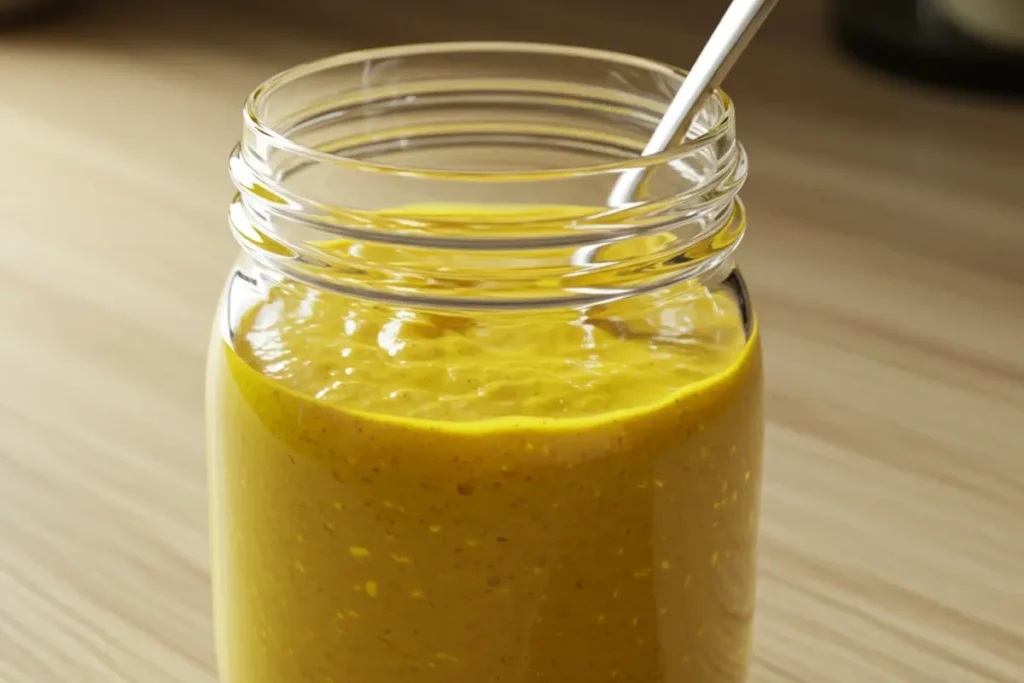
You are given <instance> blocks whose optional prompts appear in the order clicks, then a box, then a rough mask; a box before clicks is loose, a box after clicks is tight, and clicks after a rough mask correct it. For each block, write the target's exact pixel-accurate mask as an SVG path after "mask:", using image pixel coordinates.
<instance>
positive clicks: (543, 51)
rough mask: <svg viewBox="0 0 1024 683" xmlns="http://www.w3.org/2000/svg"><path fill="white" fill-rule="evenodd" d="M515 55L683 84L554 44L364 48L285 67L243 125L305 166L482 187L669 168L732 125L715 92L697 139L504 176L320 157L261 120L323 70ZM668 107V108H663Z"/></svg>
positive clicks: (608, 56) (633, 60)
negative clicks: (573, 61)
mask: <svg viewBox="0 0 1024 683" xmlns="http://www.w3.org/2000/svg"><path fill="white" fill-rule="evenodd" d="M472 52H476V53H482V54H487V53H520V54H532V55H542V56H545V55H546V56H551V57H576V58H582V59H586V60H592V61H595V62H598V61H603V62H607V63H609V64H611V65H615V64H618V65H621V66H631V67H634V68H639V69H644V70H647V71H650V72H653V73H660V74H663V75H666V76H674V77H677V78H679V79H680V82H682V80H683V79H685V78H686V74H687V71H686V70H685V69H681V68H678V67H675V66H672V65H670V64H667V63H664V62H660V61H658V60H654V59H648V58H646V57H639V56H636V55H631V54H627V53H623V52H616V51H613V50H603V49H599V48H590V47H583V46H573V45H560V44H556V43H540V42H517V41H455V42H425V43H411V44H405V45H395V46H390V47H380V48H369V49H363V50H355V51H351V52H343V53H340V54H336V55H331V56H328V57H323V58H320V59H316V60H313V61H309V62H305V63H303V64H299V65H296V66H294V67H290V68H288V69H286V70H284V71H281V72H279V73H277V74H276V75H274V76H271V77H270V78H268V79H267V80H265V81H263V82H262V83H261V84H260V85H258V86H257V87H256V88H255V89H254V90H253V91H252V93H251V94H250V95H249V97H248V98H247V100H246V102H245V106H244V109H243V111H244V117H245V124H246V126H247V127H249V128H250V129H251V130H252V132H253V133H254V134H255V135H257V136H258V137H261V138H263V139H264V140H266V141H268V142H269V143H270V144H271V145H273V146H274V147H277V148H278V149H280V150H282V151H284V152H288V153H289V154H293V155H296V156H297V157H299V158H302V159H305V160H307V161H310V162H315V163H324V164H332V165H340V166H346V167H349V168H353V169H357V170H361V171H368V172H376V173H382V174H388V175H401V176H406V177H415V178H426V179H430V178H438V179H445V180H470V181H472V180H481V181H491V182H494V181H498V182H501V181H511V182H522V181H531V180H542V179H562V178H570V177H581V176H589V175H597V174H603V173H612V172H622V171H626V170H637V169H647V168H653V167H655V166H659V165H661V164H666V163H670V162H672V161H674V160H676V159H679V158H680V157H683V156H685V155H687V154H691V153H693V152H694V151H696V150H699V149H701V148H704V147H706V146H708V145H711V144H713V143H715V142H716V141H718V140H720V139H721V138H722V137H724V136H726V135H729V134H730V129H731V126H732V121H733V119H734V117H735V108H734V105H733V102H732V99H731V98H730V97H729V96H728V95H726V93H725V92H724V91H722V90H719V89H716V90H715V91H714V92H713V93H712V95H711V97H712V99H713V100H715V101H717V104H718V106H719V108H720V111H721V114H720V115H719V116H718V117H717V119H716V120H715V122H714V124H713V125H711V126H709V127H708V129H707V130H705V131H703V132H702V133H701V134H700V135H699V136H697V137H693V138H689V139H687V140H685V141H682V142H678V143H676V144H674V145H671V146H669V147H668V148H666V149H665V150H664V151H662V152H658V153H656V154H651V155H648V156H637V157H634V158H629V159H622V160H617V161H608V162H602V163H597V164H588V165H582V166H573V167H562V168H554V169H543V170H518V171H515V172H511V173H510V172H504V171H479V170H473V171H468V170H461V171H453V170H451V169H445V170H440V169H438V170H434V169H429V168H422V167H406V166H401V165H394V164H385V163H380V162H375V161H366V160H364V159H359V158H355V157H351V156H345V155H343V154H337V153H332V152H325V151H322V150H318V149H315V148H313V147H309V146H307V145H303V144H301V143H299V142H296V141H295V140H293V139H292V138H291V137H289V136H288V134H287V133H284V132H282V131H280V130H277V129H276V128H275V127H274V126H272V125H270V124H268V123H267V122H266V121H265V120H264V119H263V117H261V115H260V109H261V106H262V105H263V103H264V102H265V101H266V100H267V99H268V98H269V97H270V96H272V95H273V94H274V92H275V91H277V90H278V89H279V88H281V87H283V86H285V85H287V84H289V83H294V82H296V81H297V80H299V79H301V78H304V77H307V76H312V75H314V74H317V73H320V72H322V71H324V70H327V69H331V68H335V67H343V66H351V65H354V64H359V63H360V62H370V61H374V60H380V59H391V58H398V57H423V56H430V55H438V54H445V53H449V54H457V53H472ZM666 104H667V103H666Z"/></svg>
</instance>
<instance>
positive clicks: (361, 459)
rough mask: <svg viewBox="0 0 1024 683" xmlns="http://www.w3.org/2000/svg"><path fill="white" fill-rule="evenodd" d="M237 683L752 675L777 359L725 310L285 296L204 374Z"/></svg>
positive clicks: (698, 299)
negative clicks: (410, 306) (768, 359)
mask: <svg viewBox="0 0 1024 683" xmlns="http://www.w3.org/2000/svg"><path fill="white" fill-rule="evenodd" d="M209 405H210V418H211V428H210V432H209V445H210V478H211V492H212V517H211V529H212V536H213V579H214V595H215V606H216V618H217V632H218V656H219V663H220V667H221V676H222V681H223V683H299V682H307V681H308V682H314V683H492V682H494V683H497V682H499V681H501V682H508V683H521V682H522V683H525V682H527V681H540V682H544V681H547V682H550V683H595V682H597V681H622V682H628V683H634V682H635V683H740V682H741V681H744V680H745V678H746V668H747V661H748V657H749V643H750V627H751V620H752V616H753V610H754V573H755V559H754V556H755V539H756V532H757V515H758V506H759V489H760V476H761V465H760V463H761V437H762V416H761V365H760V346H759V341H758V338H757V334H756V332H755V334H754V335H753V338H751V339H749V340H748V339H747V335H746V334H745V331H744V329H743V326H742V322H741V315H740V313H739V311H738V310H737V307H736V304H735V303H734V302H733V300H732V299H731V298H730V297H729V296H728V295H726V294H724V293H720V292H711V291H709V290H707V289H706V288H704V287H703V286H700V285H696V284H687V285H684V286H681V287H676V288H674V289H673V290H672V291H662V292H659V293H657V294H654V295H648V296H645V297H643V298H642V299H637V300H628V301H625V302H620V303H619V304H615V305H612V306H608V307H602V308H601V309H600V310H592V311H587V312H583V313H581V312H580V311H547V312H531V313H525V314H524V313H522V312H519V313H501V314H498V313H472V314H471V313H468V312H463V313H461V314H457V313H455V312H451V311H444V312H440V311H434V312H426V311H413V310H405V309H398V308H395V307H393V306H384V305H382V304H375V303H370V302H367V301H362V300H357V299H353V298H347V297H342V296H338V295H328V294H323V293H319V292H316V291H313V290H312V289H310V288H306V287H302V286H298V285H280V286H277V287H276V288H274V289H272V290H271V291H270V292H269V293H268V294H267V295H266V297H265V300H264V301H263V302H262V303H260V304H258V305H256V306H254V307H253V308H252V309H251V310H249V311H248V312H247V313H246V314H245V315H244V316H243V318H242V320H241V322H240V323H239V324H238V325H237V326H236V328H235V334H234V340H233V342H232V343H231V344H225V342H224V341H223V339H222V338H221V337H220V336H219V335H218V336H216V337H215V340H214V344H213V347H212V352H211V361H210V401H209Z"/></svg>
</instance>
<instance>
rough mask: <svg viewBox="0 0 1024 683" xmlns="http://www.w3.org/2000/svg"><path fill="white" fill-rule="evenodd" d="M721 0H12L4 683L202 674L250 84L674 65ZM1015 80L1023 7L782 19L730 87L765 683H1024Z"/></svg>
mask: <svg viewBox="0 0 1024 683" xmlns="http://www.w3.org/2000/svg"><path fill="white" fill-rule="evenodd" d="M725 4H726V3H725V2H724V0H677V1H675V2H662V1H659V0H629V1H628V2H624V1H618V2H613V1H612V0H567V1H566V2H564V3H561V4H558V5H555V4H553V3H544V2H542V1H541V0H524V1H521V2H506V3H497V2H493V1H490V0H483V1H480V0H477V1H475V2H471V1H470V0H433V1H432V2H429V3H428V2H414V1H413V0H392V1H391V2H376V3H365V2H364V3H355V2H342V1H341V0H297V1H296V2H294V3H291V4H286V3H281V2H276V1H274V0H215V1H211V2H201V1H200V0H174V1H171V0H164V1H161V2H157V1H155V0H154V1H153V2H145V3H143V2H132V1H131V0H78V1H76V2H65V1H64V0H0V27H2V28H0V150H2V163H0V238H2V248H0V330H2V334H0V345H2V351H0V681H2V682H3V683H51V682H53V683H57V682H61V683H64V682H67V683H73V682H79V681H80V682H83V683H94V682H95V683H122V682H143V683H164V682H167V683H206V682H209V683H212V682H213V681H214V668H213V634H212V630H211V624H210V616H209V603H210V598H209V586H208V553H207V537H206V494H205V466H204V459H203V405H202V404H203V392H202V381H203V380H202V378H203V363H204V354H205V350H206V341H207V338H208V331H209V326H210V321H211V319H212V314H213V309H214V306H215V302H216V300H217V297H218V295H219V292H220V288H221V285H222V282H223V278H224V276H225V275H226V273H227V269H228V267H229V265H230V263H231V261H232V260H233V258H234V254H235V249H236V247H235V245H234V244H233V243H232V241H231V239H230V237H229V234H228V230H227V227H226V207H227V202H228V200H229V198H230V195H231V188H230V184H229V182H228V180H227V172H226V157H227V154H228V152H229V150H230V148H231V147H232V146H233V144H234V143H235V141H236V139H237V137H238V135H239V132H240V128H241V117H240V110H241V104H242V102H243V100H244V98H245V97H246V95H247V94H248V93H249V91H250V90H252V88H253V87H254V86H256V85H257V84H258V83H259V82H260V81H261V80H263V79H264V78H266V77H268V76H270V75H272V74H273V73H275V72H277V71H279V70H281V69H283V68H285V67H288V66H290V65H293V64H295V63H297V62H300V61H304V60H307V59H311V58H315V57H320V56H324V55H327V54H331V53H336V52H342V51H346V50H351V49H353V48H356V47H367V46H378V45H383V44H393V43H406V42H421V41H436V40H454V39H480V40H483V39H506V40H535V41H547V42H560V43H574V44H585V45H590V46H595V47H602V48H608V49H613V50H620V51H627V52H633V53H636V54H639V55H642V56H645V57H652V58H655V59H659V60H663V61H668V62H672V63H675V64H679V65H684V66H685V65H687V64H689V63H691V62H692V60H693V59H694V57H695V56H696V53H697V50H698V49H699V47H700V45H701V43H702V41H703V39H704V38H705V37H706V36H707V35H708V34H709V32H710V31H711V29H712V28H713V26H714V24H715V22H716V21H717V18H718V16H720V14H721V12H722V11H723V9H724V7H725ZM1022 54H1024V0H923V1H917V0H835V1H834V2H828V1H826V0H783V2H781V3H780V7H779V8H778V10H777V11H776V13H775V14H774V15H773V16H772V17H771V19H770V20H769V22H768V25H767V27H766V28H765V30H764V33H763V34H762V35H761V36H759V37H758V38H757V40H756V41H755V42H754V44H753V46H752V47H751V49H750V51H749V52H748V54H747V55H746V57H745V58H744V60H743V61H742V62H741V63H740V65H739V66H738V67H737V69H736V70H735V71H734V73H733V74H732V75H731V76H730V79H729V82H728V87H727V89H728V90H729V91H730V93H731V94H732V96H733V97H734V98H735V99H736V100H737V106H738V111H739V127H740V134H741V138H742V139H743V140H744V142H745V144H746V145H747V147H748V150H749V152H750V155H751V159H752V164H753V170H752V175H751V180H750V182H749V184H748V188H747V190H746V191H745V198H746V201H747V204H748V208H749V210H750V214H751V227H750V229H749V231H748V238H747V241H746V242H745V244H744V246H743V249H742V255H741V261H742V263H743V264H744V268H745V271H746V274H747V278H748V280H749V282H750V284H751V288H752V290H753V293H754V298H755V301H756V304H757V306H758V307H759V310H760V315H761V320H762V325H763V328H764V337H765V343H766V356H767V367H768V388H767V391H768V403H767V408H768V418H769V425H768V431H767V454H766V455H767V471H766V482H765V491H764V517H763V525H762V529H763V534H762V542H761V558H762V559H761V579H760V581H761V582H760V598H759V612H758V626H757V642H756V647H755V656H754V674H753V678H752V680H753V681H766V682H772V683H775V682H777V683H782V682H791V683H812V682H813V683H817V682H819V681H829V682H840V683H846V682H849V683H866V682H869V681H887V682H888V681H915V682H917V681H920V682H922V683H923V682H935V681H948V682H950V683H971V682H974V681H979V682H980V681H993V682H1001V683H1019V682H1020V681H1022V680H1024V620H1022V617H1021V615H1024V522H1022V520H1024V164H1022V162H1021V156H1022V153H1024V142H1022V141H1024V107H1022V104H1021V101H1020V99H1019V97H1018V96H1019V94H1020V91H1021V90H1022V88H1024V75H1022V74H1024V71H1022V66H1021V65H1022V57H1021V55H1022ZM566 683H569V682H566ZM694 683H700V682H699V681H695V682H694Z"/></svg>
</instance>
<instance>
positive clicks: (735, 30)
mask: <svg viewBox="0 0 1024 683" xmlns="http://www.w3.org/2000/svg"><path fill="white" fill-rule="evenodd" d="M777 2H778V0H733V1H732V3H731V4H730V5H729V8H728V9H726V11H725V15H723V16H722V20H721V21H720V22H718V27H717V28H715V31H714V33H712V34H711V37H710V38H709V39H708V42H707V43H706V44H705V45H704V49H703V50H701V53H700V55H699V56H698V57H697V61H696V62H694V63H693V68H691V69H690V72H689V73H688V74H687V75H686V80H684V81H683V84H682V86H680V88H679V92H677V93H676V96H675V97H674V98H673V99H672V102H671V104H669V106H668V109H667V110H665V115H664V116H663V117H662V119H661V121H659V122H658V125H657V127H656V128H655V129H654V133H653V134H652V135H651V139H650V140H649V141H648V142H647V146H646V147H644V151H643V154H642V155H641V156H650V155H651V154H657V153H658V152H663V151H665V150H666V149H667V148H668V147H669V145H671V144H672V143H673V141H675V140H677V139H678V138H680V137H683V136H685V135H686V132H687V131H688V130H689V129H690V124H691V123H693V117H694V116H696V115H697V112H699V111H700V109H701V106H702V105H703V104H704V101H705V100H706V99H707V98H708V96H709V95H710V94H711V93H712V92H713V91H714V90H715V88H717V87H718V86H719V85H721V84H722V81H724V80H725V77H726V75H727V74H728V73H729V71H730V70H731V69H732V67H733V65H734V64H735V63H736V60H738V59H739V58H740V55H741V54H743V50H745V49H746V47H747V45H748V44H749V43H750V40H751V38H753V37H754V34H756V33H757V31H758V29H759V28H761V24H763V23H764V20H765V19H767V18H768V15H769V14H770V13H771V11H772V9H774V8H775V4H776V3H777ZM646 172H647V169H643V168H634V169H630V170H628V171H626V172H624V173H622V175H620V176H619V178H618V180H616V181H615V187H613V188H612V191H611V194H610V195H609V196H608V204H609V206H623V205H626V204H629V203H630V202H632V201H633V196H634V194H635V193H636V191H637V189H638V188H639V187H640V184H641V183H642V182H643V176H644V175H645V174H646Z"/></svg>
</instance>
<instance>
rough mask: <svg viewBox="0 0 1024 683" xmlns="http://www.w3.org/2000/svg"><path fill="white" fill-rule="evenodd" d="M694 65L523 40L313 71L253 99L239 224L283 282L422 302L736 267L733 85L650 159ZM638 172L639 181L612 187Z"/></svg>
mask: <svg viewBox="0 0 1024 683" xmlns="http://www.w3.org/2000/svg"><path fill="white" fill-rule="evenodd" d="M684 77H685V74H683V73H682V72H679V71H676V70H674V69H671V68H670V67H667V66H664V65H660V64H657V63H655V62H649V61H647V60H641V59H637V58H632V57H627V56H624V55H617V54H613V53H606V52H601V51H591V50H582V49H579V48H559V47H554V46H534V45H527V46H524V45H514V44H482V45H481V44H455V45H426V46H414V47H409V48H391V49H385V50H376V51H368V52H365V53H355V54H352V55H344V56H341V57H336V58H331V59H328V60H324V61H322V62H317V63H313V64H310V65H306V66H303V67H298V68H297V69H295V70H293V71H291V72H286V73H284V74H281V75H280V76H277V77H275V78H274V79H271V80H270V81H268V82H267V83H265V84H264V85H263V86H261V87H260V88H259V89H257V90H256V91H255V92H254V94H253V96H252V97H251V98H250V100H249V102H248V103H247V105H246V109H245V128H244V132H243V137H242V140H241V142H240V143H239V145H238V147H236V149H235V151H234V152H233V154H232V156H231V163H230V167H231V177H232V180H233V182H234V184H235V186H236V187H237V189H238V194H237V196H236V197H235V200H234V201H233V203H232V207H231V227H232V230H233V232H234V235H235V237H236V239H237V240H238V242H239V243H240V244H241V245H242V247H243V249H244V250H245V251H246V252H247V253H248V254H249V255H250V256H251V258H252V259H253V260H254V261H255V262H256V263H257V264H258V265H259V266H260V267H261V269H262V270H263V272H265V273H266V274H267V276H268V277H276V278H282V279H292V280H297V281H300V282H303V283H305V284H307V285H310V286H313V287H317V288H322V289H325V290H331V291H337V292H342V293H346V294H350V295H355V296H360V297H365V298H370V299H378V300H384V301H396V302H403V303H408V304H410V305H422V306H455V307H459V308H466V307H484V308H532V307H545V306H586V305H592V304H597V303H601V302H606V301H610V300H615V299H621V298H624V297H630V296H634V295H637V294H640V293H644V292H649V291H653V290H656V289H660V288H664V287H667V286H670V285H672V284H675V283H681V282H685V281H689V280H702V281H713V280H716V279H722V278H724V277H726V276H727V275H728V273H729V272H730V271H731V269H732V259H733V254H734V252H735V249H736V247H737V246H738V245H739V242H740V240H741V239H742V237H743V233H744V230H745V225H746V221H745V213H744V211H743V207H742V204H741V203H740V202H739V199H738V197H737V195H738V192H739V190H740V188H741V186H742V185H743V182H744V180H745V178H746V174H747V163H746V155H745V153H744V151H743V148H742V146H741V145H739V144H738V142H737V140H736V135H735V117H734V111H733V108H732V103H731V102H730V100H729V99H728V98H727V97H726V96H725V95H724V94H721V93H716V95H715V96H714V97H712V98H711V99H710V100H709V102H708V104H707V105H706V106H705V107H704V109H703V111H701V112H700V114H699V115H698V116H697V117H696V120H695V123H694V126H693V128H692V129H691V131H690V133H689V135H688V137H687V138H686V139H685V140H684V141H682V142H680V143H679V144H677V145H675V146H674V147H672V148H670V149H669V150H667V151H666V152H664V153H661V154H658V155H653V156H649V157H640V156H639V155H640V153H641V151H642V149H643V147H644V144H645V143H646V141H647V139H648V138H649V136H650V133H651V132H653V129H654V127H655V125H656V124H657V121H658V120H659V118H660V116H661V115H662V113H663V112H664V110H665V108H666V107H667V106H668V103H669V102H670V101H671V98H672V95H673V94H674V92H675V91H676V89H677V88H678V85H679V84H680V83H681V81H682V79H683V78H684ZM636 170H639V171H640V172H641V173H642V174H643V179H644V181H643V183H642V185H641V188H640V189H639V190H638V191H637V193H636V194H635V196H634V197H632V198H631V199H630V201H627V202H619V201H612V200H609V197H611V196H613V193H612V189H613V187H614V186H615V183H616V181H617V180H618V179H619V178H620V177H621V176H622V175H623V174H627V173H632V172H634V171H636Z"/></svg>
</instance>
